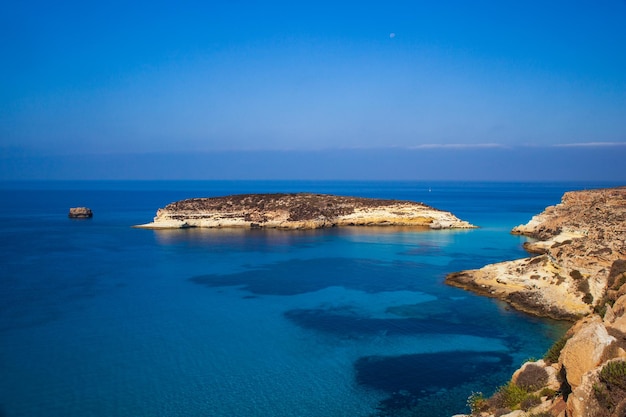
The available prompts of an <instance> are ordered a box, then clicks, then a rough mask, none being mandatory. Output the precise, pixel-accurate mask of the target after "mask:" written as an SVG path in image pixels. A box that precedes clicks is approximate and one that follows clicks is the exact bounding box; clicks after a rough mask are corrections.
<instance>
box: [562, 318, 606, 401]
mask: <svg viewBox="0 0 626 417" xmlns="http://www.w3.org/2000/svg"><path fill="white" fill-rule="evenodd" d="M615 341H616V339H615V337H613V336H611V335H609V333H608V332H607V330H606V328H605V327H604V325H603V323H602V319H601V318H600V317H599V316H597V315H592V316H589V317H587V318H585V319H584V320H583V322H582V325H581V327H580V328H579V330H578V331H577V332H576V333H575V334H574V336H572V338H571V339H569V340H568V341H567V343H566V344H565V347H564V348H563V350H562V351H561V356H560V358H559V364H560V365H561V366H562V367H563V368H564V369H565V375H566V378H567V382H568V384H569V385H570V387H572V389H575V388H577V387H578V386H580V384H581V383H582V377H583V375H584V374H585V373H586V372H589V371H591V370H593V369H595V368H596V367H598V366H599V365H600V364H601V360H602V358H603V356H604V352H605V350H606V348H607V347H608V346H610V345H611V344H612V343H613V342H615Z"/></svg>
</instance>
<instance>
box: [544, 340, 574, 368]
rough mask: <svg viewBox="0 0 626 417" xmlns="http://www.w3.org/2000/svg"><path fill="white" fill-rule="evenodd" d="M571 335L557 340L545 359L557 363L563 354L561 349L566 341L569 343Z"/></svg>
mask: <svg viewBox="0 0 626 417" xmlns="http://www.w3.org/2000/svg"><path fill="white" fill-rule="evenodd" d="M570 337H571V336H569V337H568V336H563V337H562V338H560V339H559V340H557V341H556V342H555V343H554V344H553V345H552V347H551V348H550V349H548V351H547V352H546V354H545V356H544V357H543V359H544V360H545V361H546V362H548V363H557V362H558V361H559V356H560V355H561V350H563V347H564V346H565V343H567V341H568V340H569V338H570Z"/></svg>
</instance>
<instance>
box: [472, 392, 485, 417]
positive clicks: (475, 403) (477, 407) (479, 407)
mask: <svg viewBox="0 0 626 417" xmlns="http://www.w3.org/2000/svg"><path fill="white" fill-rule="evenodd" d="M467 406H468V407H469V408H470V410H471V411H472V415H475V414H479V413H480V412H482V411H487V410H488V409H489V404H488V403H487V399H486V398H485V397H484V396H483V393H482V392H472V395H470V396H469V398H468V399H467Z"/></svg>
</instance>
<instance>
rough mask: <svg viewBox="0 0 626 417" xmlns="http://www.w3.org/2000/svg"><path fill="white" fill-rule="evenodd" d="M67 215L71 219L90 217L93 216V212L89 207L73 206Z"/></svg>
mask: <svg viewBox="0 0 626 417" xmlns="http://www.w3.org/2000/svg"><path fill="white" fill-rule="evenodd" d="M67 217H69V218H70V219H89V218H91V217H93V212H92V211H91V209H88V208H87V207H72V208H70V212H69V214H68V215H67Z"/></svg>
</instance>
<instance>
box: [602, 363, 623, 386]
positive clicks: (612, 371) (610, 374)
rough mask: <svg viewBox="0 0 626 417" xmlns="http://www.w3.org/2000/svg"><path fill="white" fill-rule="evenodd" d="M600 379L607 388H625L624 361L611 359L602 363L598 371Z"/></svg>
mask: <svg viewBox="0 0 626 417" xmlns="http://www.w3.org/2000/svg"><path fill="white" fill-rule="evenodd" d="M600 381H602V382H604V383H605V384H606V385H607V386H608V388H609V389H611V388H619V389H622V390H626V361H613V362H609V363H607V364H606V365H604V366H603V367H602V370H601V371H600Z"/></svg>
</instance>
